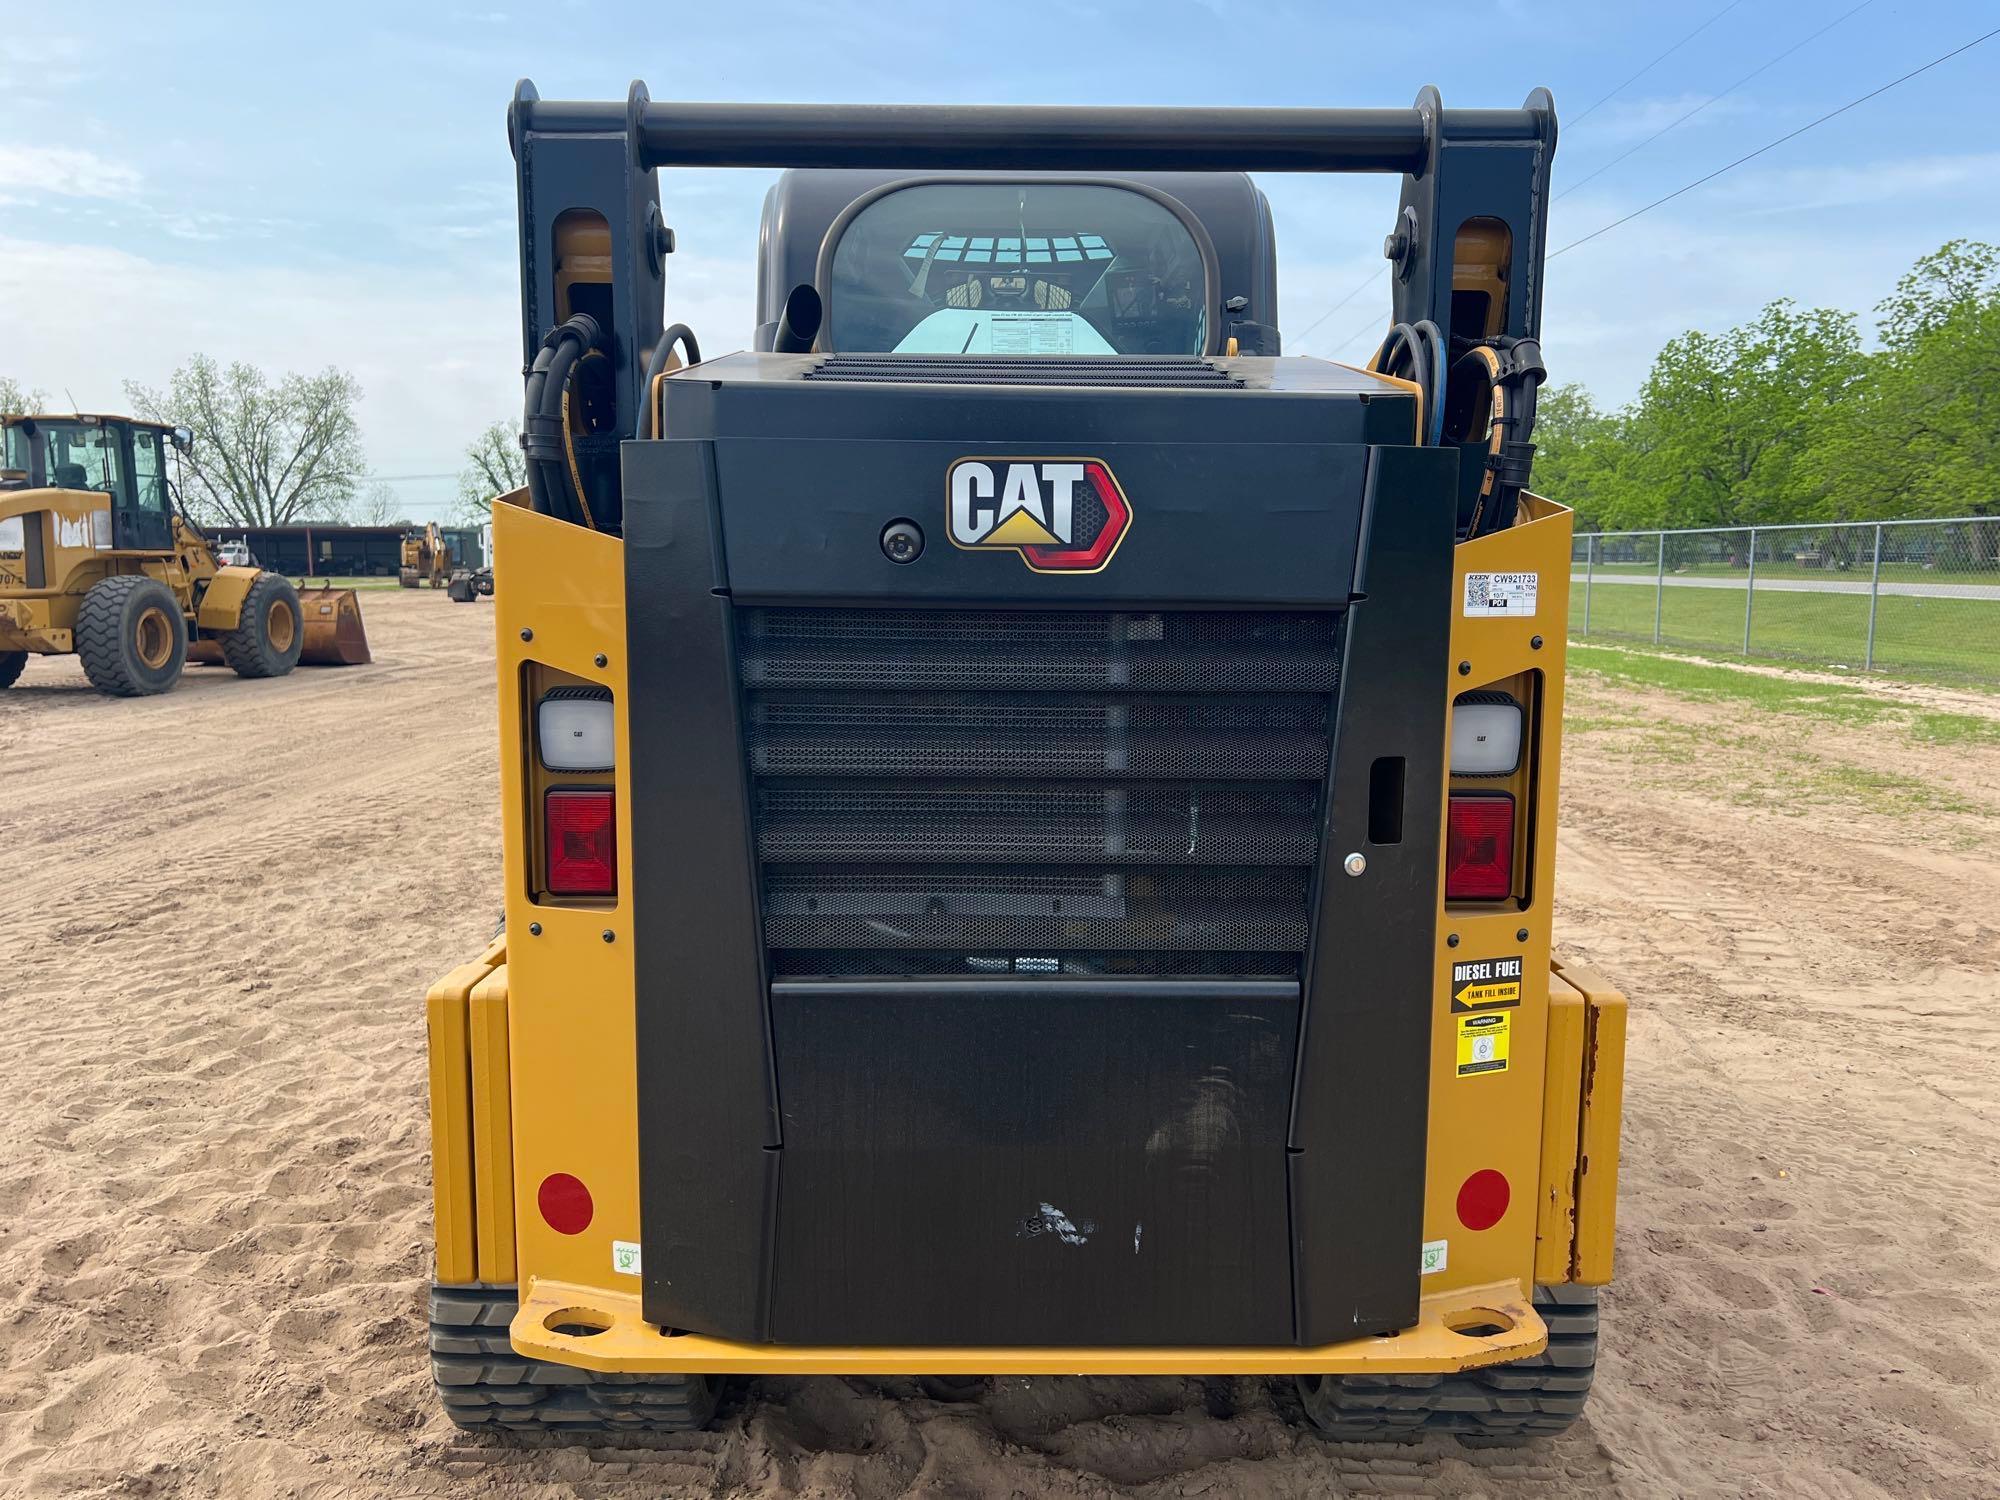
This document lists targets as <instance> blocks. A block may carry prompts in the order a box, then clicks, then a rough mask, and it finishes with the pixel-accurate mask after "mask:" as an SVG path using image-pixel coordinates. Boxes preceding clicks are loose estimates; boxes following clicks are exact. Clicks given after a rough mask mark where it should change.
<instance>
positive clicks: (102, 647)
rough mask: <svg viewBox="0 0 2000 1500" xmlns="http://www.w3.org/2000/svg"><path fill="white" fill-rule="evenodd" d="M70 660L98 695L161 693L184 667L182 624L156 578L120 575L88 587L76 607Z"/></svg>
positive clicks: (176, 603) (168, 593)
mask: <svg viewBox="0 0 2000 1500" xmlns="http://www.w3.org/2000/svg"><path fill="white" fill-rule="evenodd" d="M76 654H77V655H78V656H79V657H81V658H82V659H83V675H84V676H86V677H88V678H89V679H90V685H91V686H92V687H94V688H96V689H97V690H98V691H99V692H100V693H109V694H110V695H111V696H112V697H114V698H139V697H144V696H146V695H148V694H151V693H164V692H165V691H166V690H167V689H168V688H170V687H172V686H173V685H174V684H175V683H176V682H179V681H180V679H181V668H183V667H185V666H186V665H187V619H186V617H185V616H183V615H182V614H181V606H180V601H179V600H178V599H176V598H174V591H173V590H172V589H170V588H168V587H167V586H166V585H165V584H164V583H161V582H160V581H159V580H158V579H157V578H148V577H146V576H145V575H143V574H139V573H123V574H120V575H119V576H117V577H115V578H106V579H103V580H101V581H100V582H98V583H96V584H94V585H92V587H91V590H90V592H89V593H87V594H85V595H84V596H83V602H82V603H81V604H79V605H77V607H76Z"/></svg>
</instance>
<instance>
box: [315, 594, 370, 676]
mask: <svg viewBox="0 0 2000 1500" xmlns="http://www.w3.org/2000/svg"><path fill="white" fill-rule="evenodd" d="M299 611H300V613H302V614H303V615H304V616H305V621H306V639H305V645H304V646H303V647H302V648H301V649H300V651H299V665H300V666H306V667H357V666H360V665H361V664H362V663H363V662H368V661H373V660H374V657H373V656H372V655H370V653H369V650H368V632H367V631H366V630H364V629H362V626H361V599H360V597H359V596H358V595H357V594H356V593H355V592H354V590H353V589H337V588H333V587H331V586H328V587H325V588H317V589H308V588H302V589H300V590H299Z"/></svg>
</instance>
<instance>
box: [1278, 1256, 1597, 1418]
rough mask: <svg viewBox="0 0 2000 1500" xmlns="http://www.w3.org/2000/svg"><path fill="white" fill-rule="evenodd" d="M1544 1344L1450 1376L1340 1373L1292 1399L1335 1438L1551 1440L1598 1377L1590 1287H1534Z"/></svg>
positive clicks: (1576, 1411) (1594, 1304)
mask: <svg viewBox="0 0 2000 1500" xmlns="http://www.w3.org/2000/svg"><path fill="white" fill-rule="evenodd" d="M1535 1311H1536V1312H1538V1313H1540V1314H1541V1315H1542V1320H1543V1321H1544V1322H1546V1323H1547V1324H1548V1325H1549V1347H1548V1348H1547V1349H1546V1350H1545V1351H1543V1352H1542V1353H1540V1354H1537V1355H1534V1356H1533V1357H1531V1358H1529V1359H1517V1360H1515V1361H1513V1362H1512V1363H1511V1364H1504V1365H1491V1366H1489V1367H1487V1368H1486V1369H1483V1370H1468V1371H1465V1372H1464V1373H1462V1374H1458V1375H1346V1376H1342V1377H1340V1378H1338V1379H1336V1380H1328V1381H1325V1382H1324V1383H1323V1384H1322V1385H1321V1386H1320V1388H1319V1391H1318V1392H1317V1393H1311V1392H1308V1391H1306V1390H1304V1389H1301V1391H1300V1393H1299V1394H1300V1397H1301V1399H1302V1401H1303V1402H1304V1404H1305V1407H1306V1411H1307V1414H1308V1415H1309V1416H1310V1417H1311V1419H1312V1422H1313V1425H1314V1426H1315V1427H1317V1428H1318V1429H1319V1430H1320V1432H1321V1433H1322V1434H1324V1435H1325V1436H1327V1437H1329V1438H1334V1439H1336V1440H1338V1441H1341V1442H1385V1441H1386V1442H1414V1441H1416V1440H1417V1439H1419V1438H1422V1437H1425V1436H1427V1435H1429V1434H1430V1433H1434V1432H1436V1433H1449V1434H1451V1435H1452V1436H1454V1437H1456V1438H1458V1439H1459V1441H1460V1442H1462V1443H1465V1444H1467V1445H1468V1446H1471V1447H1486V1446H1493V1447H1503V1446H1513V1445H1516V1444H1519V1443H1523V1442H1527V1441H1529V1440H1531V1439H1535V1438H1547V1437H1553V1436H1554V1435H1555V1434H1557V1433H1559V1432H1562V1431H1563V1430H1564V1429H1566V1428H1567V1427H1569V1425H1570V1424H1571V1423H1572V1422H1574V1421H1576V1419H1577V1418H1578V1417H1579V1416H1580V1415H1582V1413H1583V1407H1584V1402H1585V1401H1586V1400H1587V1399H1588V1398H1589V1395H1590V1384H1591V1380H1592V1379H1593V1377H1594V1376H1595V1375H1596V1373H1597V1288H1596V1287H1589V1286H1546V1287H1537V1288H1535Z"/></svg>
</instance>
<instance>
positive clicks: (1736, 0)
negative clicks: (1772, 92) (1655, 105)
mask: <svg viewBox="0 0 2000 1500" xmlns="http://www.w3.org/2000/svg"><path fill="white" fill-rule="evenodd" d="M1742 3H1743V0H1730V3H1729V4H1727V5H1725V6H1723V7H1722V9H1721V10H1719V11H1717V12H1716V13H1715V14H1714V15H1712V16H1710V17H1709V18H1708V19H1707V20H1706V21H1703V22H1702V23H1701V25H1699V26H1697V27H1695V29H1694V30H1693V31H1690V32H1689V33H1688V34H1687V35H1686V36H1684V37H1682V38H1681V39H1680V40H1679V41H1678V42H1675V43H1674V44H1673V46H1671V47H1669V48H1667V50H1666V51H1665V52H1662V53H1661V54H1660V55H1659V56H1658V57H1655V58H1654V59H1653V60H1652V61H1651V62H1649V63H1647V64H1646V66H1645V67H1643V68H1641V69H1640V70H1639V71H1638V72H1636V73H1634V74H1633V75H1632V76H1631V77H1630V78H1628V79H1626V80H1625V82H1624V83H1621V84H1619V85H1618V87H1617V88H1615V89H1613V90H1612V91H1611V92H1610V93H1609V94H1606V95H1605V96H1604V98H1602V99H1599V100H1598V101H1597V104H1593V105H1591V106H1590V109H1586V110H1585V111H1584V112H1583V114H1581V115H1578V116H1577V117H1576V120H1573V121H1570V122H1569V123H1570V124H1572V125H1574V124H1575V123H1576V122H1577V121H1580V120H1582V119H1583V117H1584V115H1588V114H1589V113H1590V112H1591V110H1594V109H1596V108H1597V106H1598V104H1604V103H1606V102H1608V101H1609V100H1610V99H1612V98H1613V97H1614V96H1616V95H1617V94H1618V93H1619V92H1620V91H1621V90H1622V89H1624V88H1626V87H1627V86H1628V85H1630V84H1633V83H1636V82H1637V81H1638V80H1639V79H1641V78H1643V77H1645V76H1646V74H1648V73H1650V72H1651V71H1652V70H1653V69H1654V68H1656V67H1658V66H1659V65H1660V64H1661V63H1663V62H1665V61H1666V60H1667V59H1668V58H1669V57H1671V56H1672V55H1673V54H1674V53H1676V52H1678V51H1679V50H1680V49H1681V48H1682V47H1685V46H1686V45H1687V44H1688V43H1689V42H1691V41H1693V40H1694V39H1695V38H1696V37H1697V36H1699V35H1700V34H1701V33H1702V32H1704V31H1706V30H1707V29H1708V28H1709V27H1711V26H1713V25H1714V24H1715V23H1716V22H1717V21H1720V20H1721V19H1722V18H1723V17H1724V16H1726V15H1728V14H1729V12H1731V11H1732V10H1734V9H1736V7H1737V6H1738V5H1741V4H1742ZM1870 3H1872V0H1862V4H1863V5H1866V4H1870ZM1855 9H1857V10H1858V9H1860V6H1857V7H1855ZM1848 14H1849V15H1852V14H1853V12H1852V11H1850V12H1849V13H1848ZM1841 19H1842V20H1845V19H1846V17H1844V16H1843V17H1842V18H1841ZM1835 24H1836V25H1838V24H1839V23H1838V22H1836V23H1835ZM1807 40H1811V38H1808V39H1807ZM1800 45H1804V44H1803V43H1801V44H1800ZM1766 66H1769V65H1768V64H1767V65H1766ZM1752 76H1754V75H1752ZM1744 81H1745V82H1747V81H1748V80H1747V79H1746V80H1744ZM1718 97H1719V96H1718ZM1714 102H1715V101H1714V100H1713V99H1711V100H1710V101H1709V103H1711V104H1713V103H1714ZM1675 123H1676V124H1678V123H1679V122H1678V121H1676V122H1675ZM1672 128H1673V126H1671V125H1670V126H1668V127H1667V129H1669V130H1671V129H1672ZM1662 134H1664V132H1662ZM1655 139H1657V137H1655ZM1640 144H1641V145H1644V144H1646V143H1645V142H1643V141H1642V142H1641V143H1640ZM1633 149H1634V150H1637V149H1638V148H1637V147H1634V148H1633ZM1630 154H1631V153H1630V152H1627V153H1626V155H1628V156H1629V155H1630ZM1619 159H1620V160H1621V161H1622V160H1623V159H1624V158H1623V157H1621V158H1619ZM1603 170H1604V168H1602V167H1600V168H1598V171H1599V172H1601V171H1603ZM1591 175H1592V176H1595V175H1597V174H1596V173H1592V174H1591ZM1588 180H1589V179H1588V178H1586V179H1585V181H1588ZM1579 186H1581V184H1579ZM1558 196H1560V194H1559V195H1558ZM1387 272H1388V267H1386V266H1384V267H1383V268H1382V269H1381V270H1378V271H1371V272H1370V273H1369V274H1368V276H1367V278H1366V279H1365V280H1364V281H1362V282H1361V284H1360V285H1359V286H1357V287H1355V288H1354V290H1353V291H1351V292H1349V293H1348V294H1347V295H1346V296H1345V297H1342V298H1341V299H1340V300H1339V301H1338V302H1336V303H1334V304H1333V306H1331V307H1329V308H1328V309H1327V310H1326V311H1325V312H1323V313H1321V314H1320V315H1319V316H1318V317H1317V318H1314V319H1313V320H1312V322H1311V323H1310V324H1309V325H1308V326H1307V328H1306V330H1305V332H1304V333H1301V334H1299V335H1298V336H1297V338H1296V340H1295V342H1296V344H1297V345H1298V347H1299V349H1300V350H1301V352H1303V351H1304V348H1305V341H1306V340H1307V339H1308V338H1310V337H1312V333H1313V330H1314V329H1316V328H1318V327H1319V325H1320V324H1322V323H1324V322H1325V321H1326V320H1327V319H1328V318H1330V317H1332V316H1333V315H1334V314H1335V313H1337V312H1339V311H1340V310H1341V309H1342V308H1343V307H1345V306H1347V304H1348V303H1350V302H1352V301H1353V300H1354V299H1355V298H1356V297H1358V296H1360V295H1361V294H1362V293H1363V292H1365V291H1367V290H1368V289H1369V288H1370V287H1371V286H1373V285H1374V284H1375V282H1376V280H1377V278H1379V277H1381V276H1384V275H1386V274H1387ZM1374 326H1375V320H1374V319H1370V320H1369V323H1368V327H1369V328H1373V327H1374ZM1363 332H1366V329H1360V330H1357V331H1356V332H1355V333H1352V334H1349V335H1348V336H1347V337H1346V338H1344V339H1342V340H1341V341H1340V342H1339V343H1338V344H1336V345H1334V349H1335V351H1336V352H1338V351H1339V350H1341V349H1345V348H1346V347H1347V346H1348V345H1349V344H1351V343H1353V342H1354V340H1355V339H1356V338H1357V337H1359V336H1360V334H1361V333H1363Z"/></svg>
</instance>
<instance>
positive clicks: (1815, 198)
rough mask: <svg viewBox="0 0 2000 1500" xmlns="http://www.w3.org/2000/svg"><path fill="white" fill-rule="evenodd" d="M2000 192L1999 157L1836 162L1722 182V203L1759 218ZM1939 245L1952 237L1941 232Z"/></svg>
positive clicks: (1717, 187)
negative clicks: (1968, 193) (1760, 215)
mask: <svg viewBox="0 0 2000 1500" xmlns="http://www.w3.org/2000/svg"><path fill="white" fill-rule="evenodd" d="M1996 188H2000V152H1988V153H1985V154H1983V155H1965V156H1920V157H1905V158H1902V159H1899V160H1892V161H1876V162H1857V163H1854V164H1851V165H1850V164H1848V163H1844V162H1842V163H1836V164H1834V165H1832V166H1824V167H1784V168H1775V167H1774V168H1766V169H1765V170H1763V171H1760V172H1754V173H1749V174H1746V175H1744V176H1743V177H1740V178H1735V179H1725V180H1723V181H1722V182H1718V183H1717V184H1716V185H1715V187H1714V189H1713V191H1714V193H1715V196H1716V197H1717V199H1718V200H1721V201H1726V202H1730V203H1733V204H1737V205H1741V207H1742V209H1743V211H1745V212H1749V213H1757V214H1786V213H1804V212H1807V211H1810V210H1814V209H1825V208H1853V207H1856V206H1859V205H1864V204H1865V205H1870V206H1873V205H1876V204H1887V203H1893V202H1895V201H1897V200H1899V199H1903V198H1912V197H1917V198H1922V199H1924V200H1925V201H1926V203H1927V204H1928V203H1934V201H1935V200H1936V198H1937V197H1938V196H1939V195H1946V194H1951V193H1953V192H1961V191H1964V190H1972V191H1973V192H1975V193H1977V194H1979V195H1983V196H1990V195H1991V194H1992V193H1993V192H1994V190H1995V189H1996ZM1938 238H1939V240H1943V239H1946V238H1948V236H1947V235H1945V234H1943V233H1940V234H1939V235H1938Z"/></svg>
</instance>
